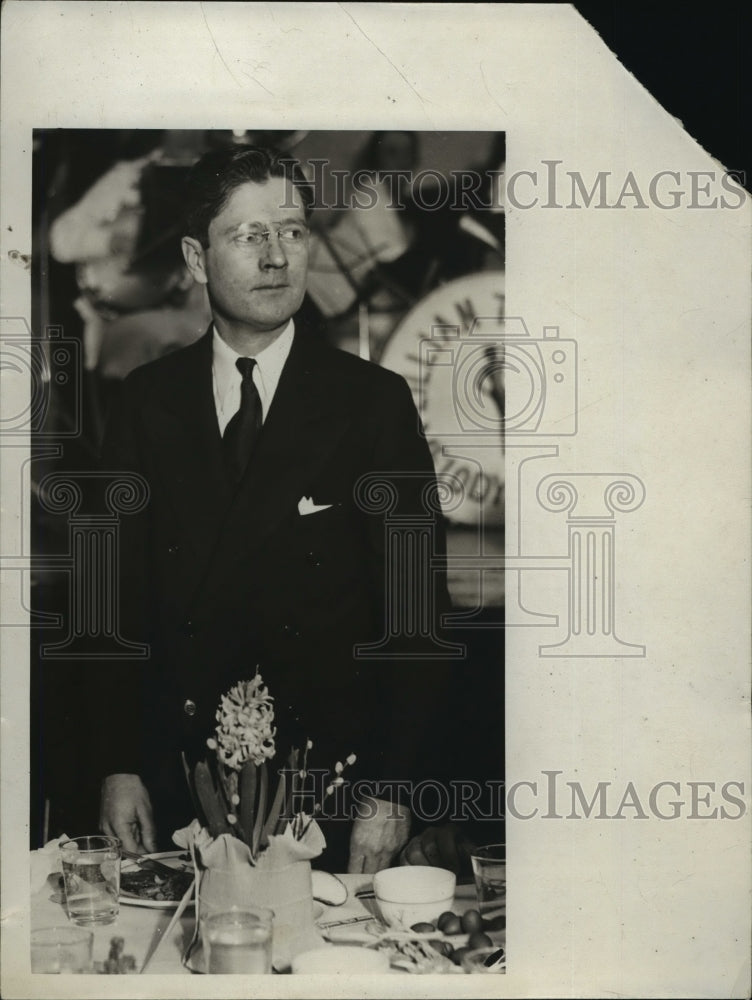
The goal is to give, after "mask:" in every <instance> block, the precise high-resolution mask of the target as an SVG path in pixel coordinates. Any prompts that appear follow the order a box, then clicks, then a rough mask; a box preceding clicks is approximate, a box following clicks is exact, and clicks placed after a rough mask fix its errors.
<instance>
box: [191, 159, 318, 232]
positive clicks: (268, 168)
mask: <svg viewBox="0 0 752 1000" xmlns="http://www.w3.org/2000/svg"><path fill="white" fill-rule="evenodd" d="M270 177H284V178H286V179H287V180H289V181H290V183H291V184H293V185H294V186H295V188H296V190H297V192H298V194H299V195H300V198H301V201H302V202H303V206H304V209H305V214H306V218H308V217H309V216H310V214H311V208H312V206H313V190H312V187H311V184H310V182H309V181H308V180H307V179H306V177H305V174H304V173H303V171H302V170H301V169H300V164H299V163H298V161H297V160H294V159H291V158H290V157H289V156H285V155H284V154H283V153H282V152H280V150H278V149H272V148H271V147H265V146H241V145H234V146H222V147H220V148H219V149H212V150H210V151H209V152H208V153H205V154H204V155H203V156H202V157H201V159H200V160H197V161H196V163H195V164H194V165H193V166H192V167H191V169H190V172H189V174H188V178H187V182H186V197H187V203H186V210H185V227H184V234H185V235H186V236H192V237H193V239H196V240H198V241H199V242H200V243H201V246H203V247H208V246H209V225H210V223H211V221H212V219H214V218H216V216H217V215H219V213H220V212H221V211H222V209H223V208H224V206H225V205H226V204H227V202H228V200H229V198H230V195H231V194H232V192H233V191H234V190H235V188H238V187H240V186H241V184H247V183H248V182H249V181H250V182H251V183H254V184H263V183H264V182H265V181H267V180H269V178H270Z"/></svg>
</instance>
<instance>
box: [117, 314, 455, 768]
mask: <svg viewBox="0 0 752 1000" xmlns="http://www.w3.org/2000/svg"><path fill="white" fill-rule="evenodd" d="M103 464H104V467H105V468H106V469H107V470H108V471H110V472H112V471H118V470H126V471H136V472H138V473H140V474H141V475H142V476H143V477H144V478H145V479H146V481H147V483H148V486H149V492H150V496H149V502H148V505H147V507H146V508H145V509H144V510H143V511H142V512H141V513H139V514H137V515H134V516H131V517H127V518H123V520H122V525H121V536H120V537H121V545H120V560H121V566H122V570H121V573H120V581H121V591H122V592H121V608H122V620H121V631H122V633H123V634H124V635H125V637H126V638H128V639H146V641H148V642H149V643H150V645H151V656H150V659H149V660H148V661H147V662H145V663H143V664H133V663H132V664H129V665H128V668H127V670H126V671H125V672H123V671H122V669H121V670H120V672H119V673H114V672H113V671H115V670H117V668H116V667H114V666H113V667H112V668H111V670H110V672H109V673H108V678H109V680H110V684H112V683H113V682H114V683H116V684H117V685H118V688H119V692H120V697H121V699H122V700H121V701H120V702H119V704H120V705H121V708H120V711H119V712H118V713H117V718H116V719H114V720H113V719H112V718H109V719H107V720H106V722H107V724H106V727H105V730H106V731H105V733H104V739H103V746H102V754H101V766H102V770H103V771H105V772H110V773H111V772H114V771H134V772H137V773H142V774H143V773H144V772H146V777H147V782H148V780H149V773H150V772H152V773H156V771H157V770H158V768H157V762H158V761H159V760H162V759H164V756H165V754H170V755H171V757H172V759H173V761H174V760H175V759H177V756H178V755H177V751H178V750H179V749H184V750H189V751H191V752H196V753H200V752H201V750H202V748H204V746H205V743H204V741H205V738H206V736H208V735H210V734H211V730H212V729H213V726H214V712H215V710H216V707H217V705H218V702H219V697H220V695H221V694H222V693H223V692H224V691H226V690H228V688H229V687H230V686H231V685H232V684H234V683H236V682H237V681H238V680H241V679H248V678H250V677H252V676H253V673H254V671H255V668H256V665H257V664H258V665H259V667H260V670H261V673H262V675H263V677H264V681H265V683H266V684H267V685H268V687H269V690H270V693H271V694H272V695H273V696H274V698H275V714H276V722H277V726H278V733H277V752H278V760H280V761H281V760H283V759H284V757H285V756H286V754H287V752H288V744H289V743H294V744H295V745H297V746H300V745H301V743H302V741H303V740H304V739H305V738H306V737H310V738H311V739H312V740H313V741H314V751H313V753H312V754H311V758H312V760H309V764H312V766H315V767H321V768H324V767H326V768H331V767H333V765H334V762H335V760H343V759H344V757H345V756H346V755H347V754H349V753H350V752H355V753H356V754H357V755H358V758H359V761H358V764H357V765H356V767H355V768H353V769H352V771H351V775H352V777H353V778H376V777H399V778H404V777H410V776H411V774H412V773H417V772H416V767H417V768H418V770H419V761H418V757H419V754H420V752H421V748H420V744H421V743H422V741H423V734H424V733H425V731H426V727H428V728H429V729H430V726H431V717H432V712H433V709H432V708H431V707H430V705H431V703H432V698H434V699H435V695H436V692H435V690H433V693H432V689H433V685H432V680H431V679H432V677H433V676H434V670H433V668H432V667H431V665H430V664H429V663H427V662H426V661H418V662H413V661H395V660H392V661H386V662H383V661H382V662H379V661H360V660H357V659H355V658H354V657H353V646H354V644H356V643H363V642H368V641H373V640H375V639H379V638H380V637H381V635H382V634H383V633H384V628H385V625H384V592H385V574H386V563H385V556H384V544H385V543H384V538H385V535H384V531H385V525H384V515H383V513H373V512H372V513H369V512H366V511H364V510H362V509H361V507H360V505H359V504H358V503H357V502H356V500H355V496H354V490H355V485H356V483H357V482H358V480H359V479H360V477H362V476H363V475H366V474H368V473H371V472H387V473H389V474H391V475H392V476H394V477H395V478H394V482H395V485H396V487H397V490H398V507H397V513H400V514H415V513H418V514H422V515H423V516H425V507H424V505H423V501H422V499H421V494H422V490H423V488H424V487H425V486H426V484H430V483H432V482H434V481H435V479H434V469H433V461H432V458H431V455H430V452H429V450H428V447H427V445H426V441H425V438H424V436H423V434H422V428H421V426H420V420H419V417H418V414H417V411H416V409H415V406H414V404H413V400H412V396H411V393H410V390H409V388H408V386H407V384H406V383H405V381H404V380H403V379H402V378H401V377H400V376H398V375H395V374H394V373H392V372H389V371H387V370H385V369H382V368H380V367H378V366H377V365H374V364H370V363H368V362H364V361H362V360H360V359H358V358H356V357H354V356H352V355H350V354H346V353H344V352H341V351H337V350H335V349H332V348H330V347H328V346H324V345H322V344H320V343H317V342H313V341H309V340H308V339H307V338H306V335H305V334H304V333H303V332H301V331H297V332H296V334H295V338H294V342H293V345H292V348H291V351H290V355H289V357H288V360H287V362H286V364H285V367H284V369H283V372H282V376H281V378H280V381H279V385H278V387H277V391H276V393H275V396H274V399H273V402H272V405H271V408H270V410H269V413H268V415H267V418H266V420H265V422H264V426H263V429H262V433H261V437H260V440H259V441H258V443H257V446H256V450H255V451H254V454H253V457H252V459H251V461H250V464H249V467H248V469H247V471H246V474H245V476H244V478H243V480H242V482H241V484H240V486H239V487H238V488H237V489H236V490H233V489H232V488H231V486H230V484H229V482H228V479H227V477H226V473H225V469H224V465H223V457H222V451H221V438H220V433H219V429H218V423H217V418H216V412H215V404H214V398H213V392H212V340H211V332H209V333H207V334H206V335H205V336H204V337H203V338H202V339H201V340H199V341H198V342H196V343H195V344H193V345H191V346H189V347H187V348H184V349H182V350H179V351H176V352H175V353H173V354H170V355H168V356H167V357H164V358H160V359H159V360H157V361H155V362H152V363H150V364H147V365H144V366H143V367H141V368H139V369H137V370H136V371H134V372H133V373H132V374H131V375H130V376H129V377H128V378H127V379H126V380H125V382H124V384H123V390H122V394H121V398H120V400H119V404H118V406H117V409H116V412H114V413H113V415H112V417H111V419H110V421H109V425H108V430H107V433H106V436H105V443H104V447H103ZM404 473H411V474H412V475H410V476H404V475H402V474H404ZM301 497H311V498H312V499H313V502H314V503H315V504H317V505H330V506H329V507H328V509H326V510H322V511H319V512H316V513H312V514H308V515H306V516H302V515H301V514H300V513H299V511H298V503H299V500H300V499H301ZM433 530H434V534H435V548H436V551H437V554H439V555H441V554H443V552H444V535H443V526H442V523H441V518H440V516H435V517H434V519H433ZM435 595H436V600H437V607H438V608H443V607H448V596H447V591H446V584H445V580H444V577H443V576H442V574H441V573H439V574H438V575H437V577H436V591H435ZM421 692H423V694H421ZM423 695H425V697H423ZM416 699H419V701H420V703H419V704H418V703H416ZM422 750H423V752H425V746H423V748H422ZM169 773H170V775H171V777H170V778H169V780H168V781H167V784H169V783H170V782H172V781H174V780H176V779H175V777H174V776H175V774H176V773H177V772H176V771H175V770H174V769H173V770H171V771H170V772H169Z"/></svg>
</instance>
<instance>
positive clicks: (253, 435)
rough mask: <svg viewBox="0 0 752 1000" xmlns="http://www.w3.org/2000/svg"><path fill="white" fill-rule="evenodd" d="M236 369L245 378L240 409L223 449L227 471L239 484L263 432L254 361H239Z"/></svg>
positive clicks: (229, 425)
mask: <svg viewBox="0 0 752 1000" xmlns="http://www.w3.org/2000/svg"><path fill="white" fill-rule="evenodd" d="M235 367H236V368H237V369H238V371H239V372H240V374H241V375H242V376H243V381H242V383H241V385H240V409H239V410H238V412H237V413H236V414H235V415H234V416H233V418H232V420H230V422H229V423H228V425H227V427H226V428H225V432H224V434H223V436H222V447H223V450H224V453H225V461H226V464H227V471H228V472H229V473H230V476H231V477H232V479H233V481H234V482H236V483H237V482H240V480H241V479H242V477H243V473H244V472H245V468H246V466H247V464H248V459H249V458H250V457H251V452H252V451H253V448H254V445H255V444H256V441H257V440H258V436H259V433H260V431H261V416H262V414H261V399H260V398H259V394H258V390H257V389H256V386H255V385H254V382H253V369H254V368H255V367H256V361H255V359H254V358H238V360H237V361H236V362H235Z"/></svg>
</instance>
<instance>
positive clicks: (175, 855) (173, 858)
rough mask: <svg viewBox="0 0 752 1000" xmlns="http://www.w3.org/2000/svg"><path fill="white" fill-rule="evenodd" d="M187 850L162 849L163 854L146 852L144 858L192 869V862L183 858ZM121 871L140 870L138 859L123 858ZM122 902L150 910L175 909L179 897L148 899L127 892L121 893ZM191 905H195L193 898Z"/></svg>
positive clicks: (177, 869) (178, 869) (176, 867)
mask: <svg viewBox="0 0 752 1000" xmlns="http://www.w3.org/2000/svg"><path fill="white" fill-rule="evenodd" d="M185 853H186V852H185V851H162V853H161V854H144V855H143V859H144V860H145V861H146V860H147V859H151V860H153V861H161V862H162V864H165V865H167V866H168V867H169V868H174V869H175V870H176V871H180V870H181V869H184V868H186V867H187V868H188V870H190V862H189V861H188V862H186V861H183V860H181V857H182V855H184V854H185ZM120 870H121V872H137V871H139V870H140V869H139V865H138V863H137V862H136V861H131V860H130V859H129V858H123V860H122V862H121V865H120ZM120 902H121V903H122V904H123V905H124V906H145V907H146V908H147V909H150V910H174V909H175V908H176V907H177V905H178V903H179V902H180V900H179V899H146V898H145V897H143V896H131V895H128V894H127V893H123V892H121V893H120ZM188 905H189V906H193V900H191V901H190V902H189V903H188Z"/></svg>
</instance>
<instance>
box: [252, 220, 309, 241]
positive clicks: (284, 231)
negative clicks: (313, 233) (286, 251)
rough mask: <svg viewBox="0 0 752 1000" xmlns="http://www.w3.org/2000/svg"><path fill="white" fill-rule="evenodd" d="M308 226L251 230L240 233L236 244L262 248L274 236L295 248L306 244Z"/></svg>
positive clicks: (297, 225)
mask: <svg viewBox="0 0 752 1000" xmlns="http://www.w3.org/2000/svg"><path fill="white" fill-rule="evenodd" d="M309 232H310V231H309V229H308V227H307V226H303V225H299V224H297V223H296V224H294V225H290V226H281V227H280V228H279V229H251V230H249V231H247V232H244V233H239V234H238V235H237V236H236V237H235V242H236V243H239V244H240V245H241V246H249V247H260V246H262V245H263V244H264V243H268V241H269V238H270V237H271V236H272V234H274V235H275V236H277V237H278V238H279V241H280V243H284V244H285V246H294V245H295V244H296V243H298V244H302V243H305V241H306V239H307V238H308V235H309Z"/></svg>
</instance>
